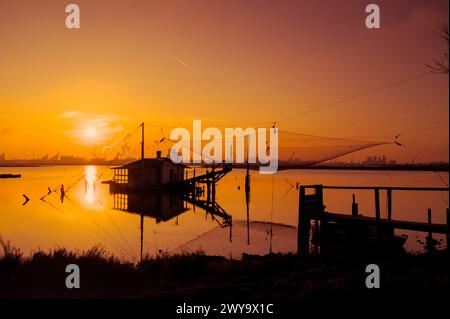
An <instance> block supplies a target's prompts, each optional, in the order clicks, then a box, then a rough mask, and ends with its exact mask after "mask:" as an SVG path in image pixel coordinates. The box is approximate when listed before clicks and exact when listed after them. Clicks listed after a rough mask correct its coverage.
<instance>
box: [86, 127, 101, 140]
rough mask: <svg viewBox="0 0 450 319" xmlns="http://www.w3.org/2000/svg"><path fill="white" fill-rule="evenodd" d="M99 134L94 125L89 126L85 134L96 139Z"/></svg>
mask: <svg viewBox="0 0 450 319" xmlns="http://www.w3.org/2000/svg"><path fill="white" fill-rule="evenodd" d="M97 135H98V132H97V130H96V129H95V128H93V127H88V128H87V129H85V130H84V136H85V137H86V138H89V139H94V138H96V137H97Z"/></svg>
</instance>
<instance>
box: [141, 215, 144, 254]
mask: <svg viewBox="0 0 450 319" xmlns="http://www.w3.org/2000/svg"><path fill="white" fill-rule="evenodd" d="M140 228H141V252H140V256H141V261H142V253H143V248H144V214H143V213H141V227H140Z"/></svg>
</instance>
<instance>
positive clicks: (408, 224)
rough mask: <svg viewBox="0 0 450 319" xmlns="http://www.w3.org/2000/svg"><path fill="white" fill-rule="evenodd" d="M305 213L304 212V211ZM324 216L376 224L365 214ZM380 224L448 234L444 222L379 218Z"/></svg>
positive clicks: (338, 219) (332, 219) (329, 214)
mask: <svg viewBox="0 0 450 319" xmlns="http://www.w3.org/2000/svg"><path fill="white" fill-rule="evenodd" d="M304 214H306V213H304ZM308 214H309V215H310V217H311V218H314V215H315V214H311V213H308ZM324 217H325V218H326V219H328V220H329V221H347V222H350V221H358V222H360V223H364V224H367V225H371V226H376V224H377V220H376V218H374V217H367V216H358V217H353V216H351V215H348V214H340V213H328V212H327V213H325V215H324ZM379 224H380V225H390V226H391V227H394V228H398V229H404V230H415V231H424V232H428V231H431V232H433V233H438V234H448V232H449V230H448V226H447V225H444V224H428V223H423V222H412V221H402V220H387V219H380V220H379Z"/></svg>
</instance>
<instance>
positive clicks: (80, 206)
mask: <svg viewBox="0 0 450 319" xmlns="http://www.w3.org/2000/svg"><path fill="white" fill-rule="evenodd" d="M0 172H1V173H21V174H22V178H21V179H4V180H0V235H1V236H2V237H3V238H4V239H7V240H9V241H10V242H11V243H12V244H14V245H15V246H16V247H18V248H21V249H22V250H23V251H24V252H26V253H29V252H32V251H36V250H37V249H45V250H47V249H52V248H55V247H58V246H61V247H67V248H69V249H79V250H84V249H88V248H90V247H92V246H94V245H97V244H100V245H102V246H103V247H104V248H105V249H106V250H107V251H109V252H111V253H113V254H115V255H116V256H119V257H121V258H126V259H132V260H134V261H136V260H137V258H138V256H139V247H140V216H139V215H138V214H134V213H128V212H123V211H120V210H115V209H113V207H114V201H113V198H112V196H110V195H109V190H108V185H105V184H101V181H103V180H109V179H110V178H111V171H110V170H109V169H108V168H106V167H96V166H85V167H84V166H56V167H33V168H0ZM440 175H441V176H442V178H443V179H444V180H445V181H446V182H448V173H440ZM82 176H84V177H82ZM244 177H245V171H243V170H233V171H232V172H231V173H229V174H228V175H227V176H226V177H225V178H224V179H222V180H221V181H220V182H219V184H218V188H217V195H216V200H217V202H218V203H219V204H220V206H221V207H222V208H223V209H224V210H225V211H226V212H227V213H228V214H230V215H232V217H233V228H232V233H231V234H230V229H229V228H228V227H226V228H222V227H220V225H219V223H220V222H221V220H220V218H219V217H217V218H216V219H217V220H215V219H213V218H212V217H211V215H209V214H206V212H205V211H204V210H202V209H201V208H199V207H196V208H195V210H194V209H193V207H192V205H190V204H185V207H186V208H187V210H186V211H185V212H183V213H182V214H180V215H178V216H176V217H173V218H171V219H169V220H168V221H160V220H157V219H155V218H152V217H145V218H144V248H143V250H144V254H149V255H155V254H157V253H174V252H182V251H192V250H199V249H201V250H203V251H204V252H205V253H207V254H220V255H224V256H227V257H235V258H239V257H240V255H241V254H242V252H248V253H254V254H265V253H267V252H268V251H269V247H270V244H271V245H272V249H273V251H275V252H277V251H278V252H290V251H295V250H296V228H295V227H296V225H297V209H298V191H297V189H296V187H295V185H296V183H299V184H300V185H302V184H303V185H306V184H323V185H354V186H423V187H443V186H444V184H443V182H442V181H441V180H440V179H439V178H438V176H436V175H435V174H434V173H431V172H368V171H328V170H323V171H318V170H291V171H282V172H279V173H277V174H276V175H274V176H273V177H272V176H267V175H259V174H258V173H257V172H252V176H251V201H250V220H251V223H250V245H248V244H247V224H246V216H247V215H246V203H245V193H244ZM78 180H79V182H78V183H76V184H74V183H75V182H76V181H78ZM61 184H64V186H65V187H66V189H67V188H68V187H70V186H71V185H72V184H74V186H73V187H72V188H71V189H70V191H69V193H68V198H66V199H65V200H64V203H61V201H60V198H59V194H57V193H53V194H51V195H50V196H48V197H47V198H46V202H43V201H40V200H39V198H40V197H42V196H43V195H45V194H46V193H47V188H48V187H50V188H52V189H53V188H56V187H57V186H58V185H61ZM272 189H273V192H272ZM352 193H355V194H356V198H357V201H358V203H359V207H360V212H361V213H362V214H363V215H367V216H374V209H373V207H374V201H373V192H370V191H356V192H355V191H346V190H325V194H324V201H325V204H326V206H327V210H329V211H334V212H342V213H350V211H351V197H352ZM22 194H26V195H27V196H28V197H30V198H31V201H30V202H29V203H28V204H27V205H25V206H22V203H23V202H24V198H23V197H22ZM385 197H386V195H385V193H383V192H382V193H381V200H382V202H381V207H382V215H383V216H385V215H386V201H385ZM446 201H447V202H448V193H446V192H442V193H438V192H395V191H394V192H393V218H395V219H407V220H416V221H426V218H427V209H428V208H431V209H432V211H433V222H436V223H444V222H445V208H446V207H447V206H448V204H446ZM269 222H273V223H276V225H275V226H273V230H272V231H273V237H272V242H271V243H270V236H269V235H268V230H269V224H268V223H269ZM400 233H402V234H407V235H408V236H409V239H408V241H407V243H406V248H407V249H408V250H410V251H415V250H422V249H423V248H422V244H421V243H420V241H424V238H425V234H420V233H414V232H406V231H405V232H400ZM230 236H231V241H230ZM435 238H436V239H438V240H443V237H442V236H437V235H436V236H435ZM442 244H443V245H444V244H445V241H442ZM441 247H442V246H441Z"/></svg>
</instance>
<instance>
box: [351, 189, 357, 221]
mask: <svg viewBox="0 0 450 319" xmlns="http://www.w3.org/2000/svg"><path fill="white" fill-rule="evenodd" d="M352 216H354V217H356V216H358V203H357V202H356V197H355V194H353V195H352Z"/></svg>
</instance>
